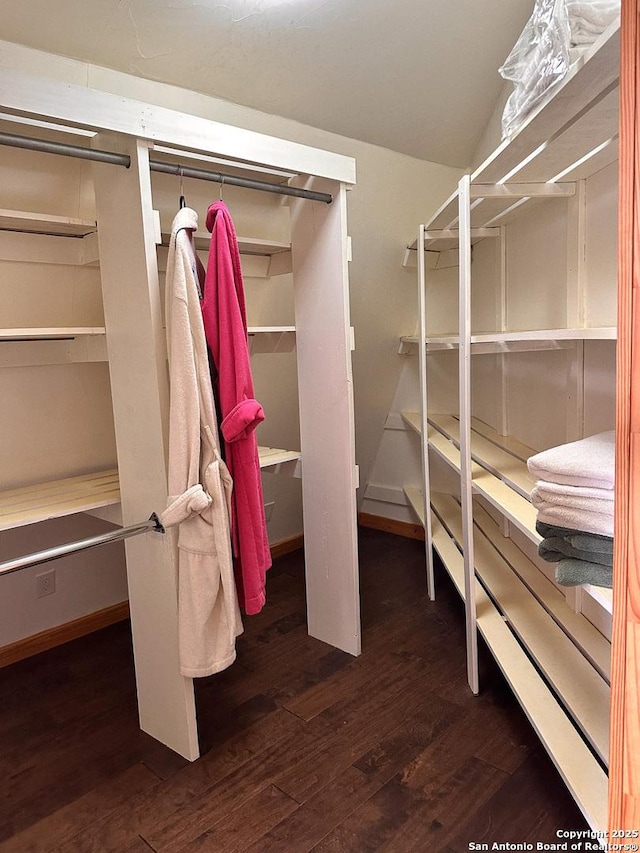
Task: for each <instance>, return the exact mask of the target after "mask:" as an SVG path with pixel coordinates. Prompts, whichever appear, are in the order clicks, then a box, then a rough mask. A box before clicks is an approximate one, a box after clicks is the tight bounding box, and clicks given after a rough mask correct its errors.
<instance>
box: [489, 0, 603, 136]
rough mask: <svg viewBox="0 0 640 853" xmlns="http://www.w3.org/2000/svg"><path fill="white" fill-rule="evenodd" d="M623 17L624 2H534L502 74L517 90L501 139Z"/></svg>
mask: <svg viewBox="0 0 640 853" xmlns="http://www.w3.org/2000/svg"><path fill="white" fill-rule="evenodd" d="M619 13H620V0H536V4H535V7H534V10H533V13H532V15H531V17H530V18H529V20H528V21H527V24H526V26H525V28H524V30H523V31H522V33H521V35H520V37H519V38H518V41H517V42H516V44H515V45H514V48H513V50H512V51H511V53H510V54H509V56H508V57H507V59H506V60H505V63H504V65H503V66H502V67H501V68H500V69H499V72H500V74H501V75H502V77H504V79H505V80H510V81H511V82H512V83H513V87H514V88H513V92H512V93H511V95H510V96H509V99H508V101H507V103H506V105H505V108H504V112H503V115H502V137H503V139H504V138H506V137H508V136H511V135H512V134H513V133H514V132H515V131H516V130H517V129H518V127H519V125H520V124H521V123H522V121H523V120H524V119H525V118H526V117H527V116H528V115H529V113H530V112H531V111H532V110H533V109H534V107H536V106H537V105H538V103H539V102H540V100H541V99H542V97H543V95H545V94H546V93H547V92H548V91H549V89H550V88H551V87H552V86H554V85H555V84H556V83H558V82H559V81H560V80H562V78H563V77H564V76H565V75H566V73H567V71H568V70H569V68H570V66H571V64H572V63H573V62H575V61H576V60H577V59H578V58H579V57H580V56H582V55H583V54H584V53H585V52H586V51H587V50H588V49H589V47H590V46H591V45H592V44H593V43H594V42H595V41H596V40H597V39H598V37H599V36H600V35H601V34H602V33H603V32H604V31H605V30H606V29H607V27H608V26H609V25H610V24H611V23H612V22H613V21H614V20H615V18H616V17H617V15H618V14H619Z"/></svg>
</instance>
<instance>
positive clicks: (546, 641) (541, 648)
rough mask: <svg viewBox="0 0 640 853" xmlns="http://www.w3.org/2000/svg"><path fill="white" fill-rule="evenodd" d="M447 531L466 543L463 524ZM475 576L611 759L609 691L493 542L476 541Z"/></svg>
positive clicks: (455, 522)
mask: <svg viewBox="0 0 640 853" xmlns="http://www.w3.org/2000/svg"><path fill="white" fill-rule="evenodd" d="M447 527H448V529H449V533H450V534H451V535H452V536H453V537H454V539H455V541H456V542H457V544H458V545H459V546H460V544H461V543H462V518H461V515H460V513H457V515H455V516H454V515H452V517H451V519H450V522H448V524H447ZM474 552H475V570H476V574H477V576H478V577H479V578H480V579H481V581H482V583H483V585H484V586H485V588H486V589H487V590H488V591H489V594H490V595H491V598H492V599H493V600H494V601H495V602H496V603H497V606H498V607H499V609H500V611H501V612H502V613H503V615H504V617H505V619H506V620H507V622H508V623H509V625H510V626H511V628H512V630H513V631H514V632H515V634H516V635H517V636H518V637H519V639H520V641H521V642H522V643H523V645H524V646H525V647H526V649H527V650H528V652H529V654H530V655H531V657H532V658H533V660H534V661H535V662H536V664H537V666H538V667H539V668H540V670H541V671H542V673H543V674H544V676H545V678H546V679H547V681H548V682H549V684H550V685H551V686H552V687H553V689H554V690H555V691H556V692H557V693H558V695H559V696H560V697H561V700H562V702H563V704H564V705H565V707H566V708H567V710H568V712H569V713H570V714H571V716H572V717H573V719H574V720H575V721H576V723H577V725H578V726H579V727H580V729H581V731H582V732H583V733H584V735H585V737H586V738H587V740H588V741H589V743H590V744H591V746H592V747H593V748H594V750H595V751H596V753H597V754H598V755H599V756H600V758H601V759H602V761H604V762H605V763H606V762H607V760H608V755H609V714H608V709H609V699H610V693H609V687H608V685H607V683H606V682H605V680H604V679H603V678H602V676H601V675H600V673H599V672H597V671H596V670H595V669H594V667H593V666H592V665H591V663H590V662H589V661H588V660H587V659H586V658H585V657H584V655H583V654H582V652H581V651H580V650H579V649H578V648H577V647H576V646H575V645H574V643H573V642H572V641H571V639H570V638H569V637H568V636H567V635H566V634H565V633H564V631H563V630H562V629H561V628H560V626H559V625H558V624H557V623H556V622H555V621H554V619H553V618H552V617H551V615H550V614H549V613H548V612H547V611H546V610H545V609H544V608H543V607H542V606H541V605H540V603H539V602H538V600H537V599H536V598H535V597H534V596H533V595H532V594H531V592H530V590H529V589H528V588H527V587H526V585H525V584H524V583H523V582H522V580H521V579H520V578H519V577H518V575H517V574H515V573H514V572H513V571H512V570H511V568H510V566H509V565H508V563H507V562H506V561H505V560H504V559H503V558H502V556H501V555H500V554H499V552H498V551H496V550H495V549H493V548H492V546H491V544H490V542H489V540H488V539H487V538H486V537H485V536H483V535H478V533H477V531H476V533H475V535H474Z"/></svg>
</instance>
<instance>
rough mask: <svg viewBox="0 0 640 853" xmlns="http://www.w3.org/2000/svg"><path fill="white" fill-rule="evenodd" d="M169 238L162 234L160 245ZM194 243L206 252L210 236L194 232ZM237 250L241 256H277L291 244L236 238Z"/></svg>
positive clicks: (204, 232)
mask: <svg viewBox="0 0 640 853" xmlns="http://www.w3.org/2000/svg"><path fill="white" fill-rule="evenodd" d="M170 237H171V232H170V231H163V232H162V245H163V246H168V245H169V239H170ZM194 243H195V247H196V249H198V250H200V251H208V249H209V244H210V243H211V234H209V232H208V231H196V233H195V234H194ZM238 248H239V249H240V254H242V255H269V256H271V255H278V254H280V253H281V252H289V251H291V243H284V242H282V241H280V240H260V239H258V238H255V237H240V236H238Z"/></svg>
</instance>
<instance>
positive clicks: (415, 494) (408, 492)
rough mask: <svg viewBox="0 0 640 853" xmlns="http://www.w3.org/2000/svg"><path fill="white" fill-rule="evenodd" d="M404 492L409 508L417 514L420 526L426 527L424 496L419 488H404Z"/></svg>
mask: <svg viewBox="0 0 640 853" xmlns="http://www.w3.org/2000/svg"><path fill="white" fill-rule="evenodd" d="M402 490H403V492H404V493H405V496H406V498H407V500H408V501H409V506H410V507H411V509H412V510H413V511H414V512H415V514H416V516H417V518H418V520H419V522H420V524H421V525H422V526H423V527H424V526H425V517H424V494H423V493H422V492H421V491H420V489H419V488H418V487H417V486H404V487H403V489H402Z"/></svg>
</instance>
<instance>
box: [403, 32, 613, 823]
mask: <svg viewBox="0 0 640 853" xmlns="http://www.w3.org/2000/svg"><path fill="white" fill-rule="evenodd" d="M618 76H619V27H618V25H617V24H614V25H613V26H612V27H610V28H609V30H607V31H606V32H605V33H604V34H603V35H602V36H601V38H600V39H599V40H598V42H597V43H596V44H595V45H594V46H593V48H592V50H591V51H590V52H589V54H587V55H586V56H585V57H584V58H583V59H582V60H580V61H579V62H578V63H576V65H575V66H573V67H572V69H571V71H570V73H569V74H568V75H567V77H566V78H565V79H564V80H563V81H562V83H561V84H560V85H559V86H557V87H556V88H555V89H554V90H553V91H550V92H549V93H548V95H547V96H546V98H545V99H544V101H543V102H542V103H541V104H540V106H539V107H538V108H537V109H536V110H535V112H534V113H533V114H532V115H531V116H530V117H529V118H528V119H527V120H526V121H525V122H524V123H523V125H522V126H521V127H520V129H519V130H518V131H517V132H516V133H515V134H514V135H513V136H512V137H511V138H510V139H508V140H506V141H504V142H503V143H502V144H501V145H500V146H499V147H498V148H497V149H496V151H494V152H493V153H492V154H491V155H490V156H489V157H488V158H487V160H485V162H484V163H482V165H480V166H479V167H478V168H477V169H476V170H475V171H474V172H473V174H471V175H467V176H464V177H463V178H462V180H461V181H460V184H459V187H458V189H457V191H456V192H455V193H453V194H452V196H451V197H450V198H449V199H448V200H447V201H446V202H445V203H444V204H443V205H442V206H441V208H440V209H439V210H438V211H437V212H436V213H435V214H434V216H432V218H431V219H430V220H429V221H428V222H427V223H426V224H425V225H421V226H420V228H419V231H418V237H417V240H416V241H415V242H414V243H413V244H412V245H411V246H408V247H407V251H406V253H405V259H404V263H405V265H406V266H414V265H415V266H417V268H418V281H419V287H418V291H419V312H420V323H419V331H418V334H417V335H412V336H405V337H403V338H402V339H401V341H400V348H399V351H400V352H401V353H405V354H410V353H415V352H416V351H417V353H418V355H419V359H420V384H421V404H420V411H407V412H403V413H402V418H403V420H404V422H405V425H406V427H407V428H408V429H410V430H413V431H415V432H417V433H418V434H419V436H420V438H421V443H422V466H423V470H422V477H421V479H422V481H423V484H424V488H418V487H416V486H406V487H405V496H406V499H407V503H408V504H409V505H410V506H411V507H413V509H414V511H415V513H416V515H417V516H418V518H419V519H420V520H421V522H422V524H423V525H424V527H425V531H426V537H425V538H426V553H427V565H428V573H427V574H428V585H429V591H430V595H431V596H432V597H434V596H435V590H434V585H433V564H432V548H434V549H435V551H436V552H437V553H438V555H439V557H440V559H441V561H442V563H443V564H444V566H445V568H446V569H447V571H448V573H449V574H450V576H451V578H452V580H453V582H454V584H455V586H456V588H457V590H458V592H459V593H460V595H461V596H462V598H463V599H464V602H465V612H466V628H467V661H468V677H469V683H470V686H471V688H472V690H473V691H474V692H478V689H479V684H478V669H477V632H478V631H479V632H480V633H481V635H482V636H483V638H484V640H485V642H486V644H487V646H488V647H489V649H490V650H491V652H492V654H493V655H494V657H495V659H496V661H497V662H498V664H499V666H500V668H501V669H502V671H503V673H504V674H505V676H506V678H507V680H508V682H509V684H510V685H511V687H512V689H513V691H514V693H515V695H516V696H517V698H518V699H519V701H520V703H521V705H522V707H523V709H524V711H525V713H526V714H527V716H528V717H529V720H530V721H531V723H532V725H533V727H534V728H535V730H536V731H537V733H538V735H539V736H540V738H541V740H542V742H543V744H544V745H545V747H546V749H547V751H548V752H549V755H550V756H551V758H552V760H553V761H554V763H555V765H556V767H557V768H558V770H559V772H560V774H561V775H562V777H563V778H564V780H565V782H566V784H567V786H568V788H569V790H570V791H571V793H572V795H573V796H574V798H575V800H576V802H577V803H578V805H579V806H580V808H581V810H582V811H583V813H584V815H585V817H586V819H587V820H588V821H589V823H590V825H591V826H592V827H593V828H594V829H599V830H602V829H605V828H606V826H607V823H606V809H607V773H606V767H607V764H608V753H609V703H610V691H609V677H610V651H611V650H610V642H609V640H608V639H607V638H606V636H604V634H603V633H602V632H601V631H600V630H598V628H597V627H596V626H595V625H594V624H592V621H590V619H589V618H587V616H586V615H585V613H586V612H587V610H588V608H585V612H580V611H581V606H580V595H572V594H571V593H569V595H565V592H564V591H563V590H562V588H560V587H558V586H557V585H556V584H555V583H554V582H553V581H552V580H551V579H550V577H549V576H547V574H546V573H545V572H544V571H542V570H541V569H542V565H541V564H540V563H539V561H538V560H537V558H536V556H535V549H536V546H537V545H538V543H539V542H540V536H539V535H538V533H537V532H536V530H535V521H536V511H535V509H534V508H533V506H532V504H531V502H530V493H531V489H532V488H533V485H534V481H533V479H532V478H531V476H530V475H529V472H528V470H527V466H526V460H527V459H528V457H529V456H531V455H532V454H533V453H535V452H536V451H538V450H540V449H543V447H544V446H545V444H544V438H541V439H536V437H535V427H529V426H528V425H525V427H526V428H523V422H524V421H525V420H526V414H524V415H523V414H522V413H520V414H517V415H516V414H515V413H514V411H513V409H512V407H513V406H514V405H516V404H517V403H518V400H519V402H520V405H521V407H522V406H525V407H526V405H527V402H528V401H527V390H528V389H533V387H534V384H535V383H538V384H539V386H540V387H541V388H544V383H545V381H547V382H549V383H551V384H553V383H556V385H557V384H559V383H560V382H561V381H562V382H564V383H565V384H564V386H563V387H564V388H565V391H564V392H563V393H564V395H565V396H564V398H565V406H566V411H563V412H561V413H558V412H554V413H553V415H550V416H549V417H554V418H555V419H556V420H557V421H558V422H561V425H562V430H563V433H564V437H563V439H562V440H563V441H569V440H575V439H576V438H579V437H581V435H582V430H583V429H584V422H585V399H586V397H587V395H588V393H589V388H588V387H587V386H586V385H585V379H584V377H585V375H586V374H585V372H584V371H585V350H586V347H587V346H589V345H590V344H592V345H593V344H594V342H595V345H600V343H599V342H609V344H608V346H609V347H612V346H615V339H616V329H615V326H614V325H612V323H613V322H614V319H615V311H614V310H611V311H610V312H609V314H610V316H606V317H605V318H604V319H605V321H606V324H603V325H600V324H599V320H600V317H599V316H598V308H597V305H598V304H600V303H598V301H597V300H596V303H595V304H596V307H592V301H593V300H592V289H593V288H594V287H596V286H597V284H594V279H595V278H596V275H595V273H593V274H592V275H591V276H590V277H588V269H587V265H588V260H589V259H588V256H587V252H586V246H587V235H589V237H590V238H592V237H593V230H594V229H593V225H592V224H590V221H589V208H588V205H587V199H588V196H589V187H590V183H589V179H590V178H591V177H592V176H596V175H598V174H599V173H603V174H604V173H605V172H606V170H607V169H609V170H611V169H612V168H614V167H613V165H612V164H614V163H615V161H616V159H617V141H616V140H617V134H618ZM545 216H547V217H549V218H550V220H551V222H552V223H553V225H552V226H547V227H549V228H552V230H553V231H554V235H555V236H554V238H553V241H550V242H553V243H554V245H556V244H561V245H562V246H563V251H564V257H565V261H564V268H563V269H562V278H563V280H564V284H563V285H562V287H561V288H560V287H559V286H558V287H555V289H554V286H552V284H549V285H547V284H546V283H545V276H546V277H548V278H549V280H551V279H553V277H554V275H555V276H556V278H558V269H560V267H562V264H559V263H556V261H555V260H554V257H551V258H550V260H549V263H547V259H546V258H545V257H544V251H545V247H543V246H540V245H537V244H536V241H539V240H540V239H541V236H540V235H541V234H544V233H545V232H544V229H543V228H542V227H541V226H540V225H538V226H536V224H535V223H536V222H540V221H542V219H543V218H544V217H545ZM536 217H538V219H536ZM528 229H529V230H530V232H531V233H530V234H528ZM536 229H537V230H536ZM547 233H548V232H547ZM512 235H514V236H512ZM523 235H524V236H523ZM554 241H555V242H554ZM612 242H613V241H612ZM523 245H524V246H525V248H526V251H525V249H523V248H522V247H523ZM527 251H528V256H527V253H526V252H527ZM548 251H549V252H551V253H552V254H553V252H554V251H556V250H555V249H554V248H553V246H552V247H551V248H550V249H549V250H548ZM613 256H614V255H613ZM472 258H473V266H472ZM554 263H555V267H554ZM523 264H525V265H526V264H528V265H529V266H530V270H531V269H533V270H536V269H537V270H539V283H540V287H539V289H536V288H531V280H532V276H531V274H530V271H529V278H528V279H527V276H526V275H525V276H524V277H523V275H522V273H521V272H520V271H519V265H520V266H522V265H523ZM453 267H457V268H458V283H459V286H458V291H457V298H456V297H455V296H454V295H452V287H453V286H454V285H453V276H454V275H455V271H454V270H453V269H452V268H453ZM447 271H448V272H447ZM437 276H440V278H439V279H438V278H437ZM612 280H614V276H612ZM522 281H528V282H529V287H530V289H531V292H530V294H528V295H527V294H523V293H522V289H523V286H522V283H521V282H522ZM554 281H555V279H554ZM556 284H557V282H556ZM519 286H520V291H519V289H518V287H519ZM607 286H608V284H607V283H605V284H604V285H603V287H607ZM609 289H610V290H611V291H612V293H610V294H609V297H608V298H609V302H610V303H613V302H614V294H615V284H614V285H613V286H612V287H609ZM527 298H528V300H529V305H528V306H527V304H526V303H527ZM536 298H537V299H538V300H539V306H538V305H536ZM438 300H440V302H441V305H440V307H439V308H438V306H437V305H436V303H437V301H438ZM443 304H444V305H445V306H446V307H445V308H444V310H443V308H442V305H443ZM434 307H435V310H434ZM527 308H528V309H529V310H527ZM605 313H606V312H605ZM433 317H435V318H436V319H435V320H433V319H432V318H433ZM444 318H448V319H444ZM514 318H515V319H514ZM434 323H437V324H439V325H440V328H436V329H434V330H433V333H432V332H431V330H432V329H433V327H434ZM440 329H442V332H441V331H440ZM603 345H604V344H603ZM447 351H450V355H447V354H446V353H447ZM554 351H558V353H557V354H556V355H553V352H554ZM528 353H530V355H527V354H528ZM456 356H457V357H456ZM549 358H553V359H556V361H554V362H549V361H543V362H538V361H537V360H540V359H549ZM435 359H448V362H447V365H448V369H449V373H448V381H449V382H452V383H454V384H455V383H456V382H457V386H458V399H459V408H458V410H457V411H448V412H444V413H443V412H439V411H437V410H434V408H433V403H431V402H430V399H431V398H432V397H433V398H434V399H441V398H439V397H438V394H437V389H434V388H432V387H431V385H432V384H433V382H442V381H443V380H442V374H443V372H444V373H446V371H447V367H443V365H444V364H445V362H443V361H440V362H438V363H439V368H438V374H433V375H432V370H431V369H430V364H432V360H435ZM514 359H520V361H519V362H518V364H519V365H522V364H523V363H524V362H523V361H522V359H527V360H528V361H527V364H528V365H529V367H528V368H527V370H528V372H527V371H523V372H522V375H523V376H524V377H525V379H524V380H522V379H521V378H518V379H516V378H514V377H516V368H513V367H512V364H513V360H514ZM454 361H455V367H454ZM433 363H435V362H433ZM550 364H551V365H553V366H554V367H553V370H552V371H550V367H549V366H550ZM487 365H490V367H487ZM536 365H539V366H538V367H536ZM451 368H453V369H451ZM520 369H522V368H520ZM547 371H549V373H548V375H546V376H545V372H547ZM430 376H431V378H430ZM559 377H561V379H560V378H559ZM609 379H610V381H611V383H612V385H613V383H614V380H613V376H610V377H609ZM516 381H520V382H522V383H523V388H521V389H520V392H519V394H520V396H519V397H518V394H517V393H514V391H513V389H514V388H515V383H516ZM527 383H529V384H528V386H527ZM434 390H436V393H435V396H434V394H433V392H434ZM554 394H555V396H553V395H554ZM533 395H534V396H533V398H532V399H533V401H534V402H532V403H531V406H532V411H531V421H536V415H535V412H534V411H533V407H534V406H535V400H538V399H539V396H538V397H535V392H533ZM552 397H553V399H554V400H557V399H558V392H557V390H556V391H552ZM613 417H614V413H613V411H612V418H613ZM538 419H540V416H538ZM512 423H515V424H516V425H518V426H519V427H520V429H517V428H516V429H515V431H514V430H513V429H512V428H511V427H512ZM611 426H612V424H611ZM611 426H609V428H611ZM594 431H598V430H594ZM542 432H544V430H543V431H542ZM522 433H524V434H522ZM528 442H531V444H532V445H534V446H529V444H528ZM553 443H557V444H559V443H562V441H555V442H553ZM546 446H549V445H548V444H547V445H546ZM442 466H444V469H446V470H448V471H449V474H448V475H447V477H446V478H443V477H441V478H440V479H441V480H442V482H448V483H450V482H451V472H453V475H454V482H457V484H458V486H457V487H456V488H455V489H451V488H448V487H445V488H446V489H447V491H448V492H451V493H443V492H438V490H437V489H438V485H437V481H438V473H439V470H440V472H442V471H443V470H444V469H443V467H442ZM581 589H582V593H581V594H582V595H586V596H587V597H588V598H590V599H592V600H593V601H594V602H597V604H598V605H599V606H600V607H602V608H604V609H605V610H608V611H609V613H610V612H611V590H608V589H603V588H599V587H591V586H585V587H582V588H581Z"/></svg>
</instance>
